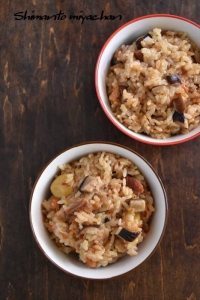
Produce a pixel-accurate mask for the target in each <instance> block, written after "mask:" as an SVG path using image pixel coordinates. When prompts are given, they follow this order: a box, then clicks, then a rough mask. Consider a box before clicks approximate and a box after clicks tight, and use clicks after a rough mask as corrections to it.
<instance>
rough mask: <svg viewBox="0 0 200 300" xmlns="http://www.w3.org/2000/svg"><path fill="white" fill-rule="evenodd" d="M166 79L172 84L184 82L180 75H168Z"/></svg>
mask: <svg viewBox="0 0 200 300" xmlns="http://www.w3.org/2000/svg"><path fill="white" fill-rule="evenodd" d="M166 79H167V81H168V82H169V83H170V84H177V83H180V84H181V83H182V81H181V78H180V76H178V75H167V76H166Z"/></svg>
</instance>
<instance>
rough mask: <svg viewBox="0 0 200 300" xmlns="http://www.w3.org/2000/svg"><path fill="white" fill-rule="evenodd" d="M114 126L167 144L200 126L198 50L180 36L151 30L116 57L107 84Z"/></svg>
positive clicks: (199, 65) (181, 34) (159, 30)
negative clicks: (167, 139)
mask: <svg viewBox="0 0 200 300" xmlns="http://www.w3.org/2000/svg"><path fill="white" fill-rule="evenodd" d="M106 85H107V92H108V96H109V101H110V105H111V109H112V111H113V114H114V116H115V117H116V118H117V120H118V121H119V122H120V123H122V124H123V125H124V126H125V127H127V128H129V129H130V130H132V131H134V132H137V133H144V134H147V135H149V136H151V137H153V138H157V139H165V138H168V137H170V136H173V135H177V134H186V133H188V132H189V131H191V130H192V129H194V128H196V127H197V126H198V124H199V123H200V49H199V48H198V47H197V45H195V44H194V43H193V42H192V41H191V40H190V39H189V38H188V36H187V34H186V33H184V32H174V31H162V30H161V29H159V28H154V29H153V30H152V31H150V32H149V33H148V34H147V35H145V36H143V37H140V38H139V39H137V40H136V41H135V42H133V44H131V45H122V46H121V47H120V48H119V49H118V50H117V51H116V53H115V54H114V56H113V59H112V61H111V66H110V68H109V71H108V74H107V78H106Z"/></svg>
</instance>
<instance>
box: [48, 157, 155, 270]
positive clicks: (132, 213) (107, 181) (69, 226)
mask: <svg viewBox="0 0 200 300" xmlns="http://www.w3.org/2000/svg"><path fill="white" fill-rule="evenodd" d="M59 169H60V171H59V175H60V174H66V180H65V182H64V183H62V185H63V184H64V185H68V186H70V187H72V193H71V194H70V195H68V196H67V197H65V196H62V197H60V198H58V197H55V196H54V195H52V194H51V196H50V197H49V198H48V199H45V200H44V201H43V202H42V214H43V222H44V226H45V227H46V228H47V230H48V232H49V234H50V238H51V239H53V241H54V242H55V243H56V244H57V246H58V248H59V249H60V250H61V251H63V252H65V253H66V254H69V253H70V252H72V253H76V254H78V257H79V259H80V260H81V261H82V262H83V263H85V264H86V265H87V266H89V267H92V268H98V267H100V266H106V265H108V264H109V263H114V262H115V261H116V260H117V259H118V258H120V257H122V256H124V255H126V254H128V255H130V256H135V255H137V251H138V244H139V243H141V242H142V241H143V239H144V238H145V236H146V234H147V232H148V230H149V226H150V224H149V223H150V220H151V216H152V213H153V212H154V210H155V208H154V200H153V196H152V194H151V191H150V190H149V187H148V185H147V182H146V180H145V178H144V176H143V175H142V174H141V172H140V171H139V169H138V168H137V166H136V165H135V164H134V163H133V162H131V161H130V160H128V159H126V158H123V157H120V156H119V155H115V154H112V153H107V152H98V153H91V154H89V155H87V156H84V157H82V158H80V159H78V160H75V161H72V162H71V163H66V164H63V165H60V166H59ZM59 175H56V176H57V177H59ZM88 178H90V180H89V179H88ZM86 180H88V181H89V184H86V185H85V186H84V183H85V182H86Z"/></svg>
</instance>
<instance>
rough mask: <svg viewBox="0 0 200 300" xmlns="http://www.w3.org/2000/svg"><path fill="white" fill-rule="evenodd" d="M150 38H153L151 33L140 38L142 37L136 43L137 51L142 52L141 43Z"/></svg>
mask: <svg viewBox="0 0 200 300" xmlns="http://www.w3.org/2000/svg"><path fill="white" fill-rule="evenodd" d="M148 36H149V37H150V38H152V36H151V35H150V34H149V33H147V34H146V35H143V36H140V37H139V38H138V39H137V40H136V41H135V44H136V47H137V50H141V49H142V45H141V42H142V41H143V40H144V39H145V38H146V37H148Z"/></svg>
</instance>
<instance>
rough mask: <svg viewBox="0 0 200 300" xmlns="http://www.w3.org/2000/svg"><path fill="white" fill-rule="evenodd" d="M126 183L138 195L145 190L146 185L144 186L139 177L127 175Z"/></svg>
mask: <svg viewBox="0 0 200 300" xmlns="http://www.w3.org/2000/svg"><path fill="white" fill-rule="evenodd" d="M126 185H127V186H128V187H129V188H131V189H132V190H133V192H134V193H135V194H137V195H138V194H141V193H143V192H144V187H143V185H142V183H141V182H140V181H139V180H138V179H136V178H134V177H132V176H130V175H127V176H126Z"/></svg>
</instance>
